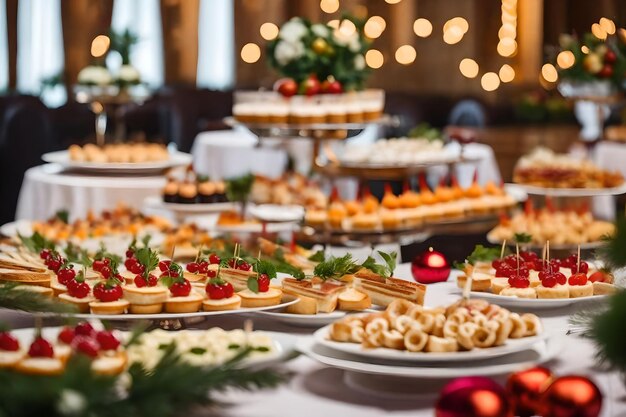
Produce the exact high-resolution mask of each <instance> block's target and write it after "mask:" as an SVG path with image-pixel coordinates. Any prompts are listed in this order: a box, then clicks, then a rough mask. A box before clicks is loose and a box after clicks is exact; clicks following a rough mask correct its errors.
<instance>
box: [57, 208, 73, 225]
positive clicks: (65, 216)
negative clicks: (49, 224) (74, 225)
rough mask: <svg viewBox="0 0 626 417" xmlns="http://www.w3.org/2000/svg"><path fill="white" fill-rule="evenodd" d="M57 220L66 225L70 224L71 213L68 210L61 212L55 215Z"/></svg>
mask: <svg viewBox="0 0 626 417" xmlns="http://www.w3.org/2000/svg"><path fill="white" fill-rule="evenodd" d="M54 217H55V218H57V219H59V220H61V221H62V222H63V223H65V224H69V223H70V212H69V211H67V210H59V211H57V212H56V213H55V215H54Z"/></svg>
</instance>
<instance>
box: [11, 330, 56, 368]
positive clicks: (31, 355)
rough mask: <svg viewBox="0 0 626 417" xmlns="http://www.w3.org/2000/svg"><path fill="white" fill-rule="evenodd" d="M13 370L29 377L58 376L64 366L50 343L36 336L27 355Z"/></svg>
mask: <svg viewBox="0 0 626 417" xmlns="http://www.w3.org/2000/svg"><path fill="white" fill-rule="evenodd" d="M14 369H15V370H16V371H17V372H21V373H24V374H29V375H60V374H62V373H63V370H64V369H65V365H64V363H63V360H62V359H60V358H58V357H57V356H56V355H55V351H54V347H53V346H52V343H50V342H49V341H47V340H46V339H44V338H43V337H41V336H37V337H36V338H35V339H34V340H33V342H32V343H31V344H30V347H29V349H28V354H27V355H26V356H24V357H23V358H22V359H21V360H20V361H19V362H17V363H16V364H15V366H14Z"/></svg>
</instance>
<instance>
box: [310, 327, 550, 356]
mask: <svg viewBox="0 0 626 417" xmlns="http://www.w3.org/2000/svg"><path fill="white" fill-rule="evenodd" d="M329 329H330V325H328V326H325V327H322V328H321V329H319V330H317V331H316V332H315V333H314V334H313V338H314V339H315V342H316V343H318V344H320V345H322V346H324V347H327V348H329V349H332V350H334V351H337V352H342V353H346V354H348V355H352V356H360V357H362V358H372V359H379V360H386V361H390V362H404V363H408V362H411V363H414V362H418V363H419V362H421V363H433V362H441V363H452V362H464V361H465V362H471V361H479V360H485V359H491V358H497V357H500V356H505V355H510V354H512V353H518V352H522V351H524V350H527V349H529V348H530V347H531V346H533V345H534V344H536V343H537V342H540V341H542V340H544V339H546V338H547V337H548V335H549V333H548V332H546V331H545V330H544V331H543V332H542V333H541V334H539V335H537V336H531V337H522V338H520V339H508V340H507V341H506V343H505V344H504V345H502V346H496V347H491V348H487V349H472V350H469V351H462V352H442V353H436V352H409V351H404V350H396V349H389V348H384V347H380V348H373V349H365V348H363V347H362V346H361V345H360V344H358V343H342V342H335V341H332V340H330V339H328V333H329Z"/></svg>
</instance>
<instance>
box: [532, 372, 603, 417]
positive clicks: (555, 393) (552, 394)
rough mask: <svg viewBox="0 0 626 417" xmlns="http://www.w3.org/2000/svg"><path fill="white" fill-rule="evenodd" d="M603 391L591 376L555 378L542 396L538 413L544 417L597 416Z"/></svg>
mask: <svg viewBox="0 0 626 417" xmlns="http://www.w3.org/2000/svg"><path fill="white" fill-rule="evenodd" d="M601 409H602V393H601V392H600V389H598V387H597V386H596V384H594V383H593V382H592V381H591V380H590V379H589V378H585V377H583V376H576V375H567V376H562V377H560V378H557V379H555V380H554V382H553V383H552V384H550V386H549V387H548V388H547V389H546V390H545V391H544V393H543V395H542V396H541V401H540V409H539V410H538V413H537V414H538V415H540V416H542V417H597V416H599V415H600V410H601Z"/></svg>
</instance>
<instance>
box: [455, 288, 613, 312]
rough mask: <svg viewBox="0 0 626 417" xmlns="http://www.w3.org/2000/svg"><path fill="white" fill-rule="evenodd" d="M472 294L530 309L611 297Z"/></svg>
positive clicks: (476, 296) (490, 300) (484, 298)
mask: <svg viewBox="0 0 626 417" xmlns="http://www.w3.org/2000/svg"><path fill="white" fill-rule="evenodd" d="M459 292H460V289H459ZM470 294H471V297H473V298H481V299H483V300H487V301H489V302H490V303H494V304H498V305H499V306H501V307H511V308H525V309H528V310H529V311H533V310H535V309H548V308H561V307H567V306H570V305H573V304H579V303H584V302H588V301H605V300H606V299H607V298H608V297H609V296H608V295H593V296H591V297H579V298H517V297H509V296H506V295H498V294H492V293H490V292H480V291H472V292H471V293H470Z"/></svg>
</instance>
